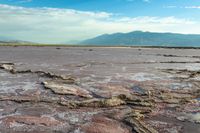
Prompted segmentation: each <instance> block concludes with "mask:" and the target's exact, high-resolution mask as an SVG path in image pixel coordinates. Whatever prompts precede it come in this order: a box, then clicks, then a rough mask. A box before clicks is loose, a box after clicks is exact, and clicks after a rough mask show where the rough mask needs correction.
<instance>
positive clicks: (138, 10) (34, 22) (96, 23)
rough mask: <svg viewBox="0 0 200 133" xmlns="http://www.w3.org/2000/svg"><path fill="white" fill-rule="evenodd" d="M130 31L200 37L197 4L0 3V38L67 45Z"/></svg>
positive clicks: (197, 0)
mask: <svg viewBox="0 0 200 133" xmlns="http://www.w3.org/2000/svg"><path fill="white" fill-rule="evenodd" d="M135 30H141V31H151V32H173V33H183V34H200V0H0V39H1V38H9V39H14V40H24V41H31V42H37V43H72V42H76V41H81V40H84V39H88V38H93V37H95V36H98V35H101V34H111V33H116V32H123V33H124V32H131V31H135Z"/></svg>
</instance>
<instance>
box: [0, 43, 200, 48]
mask: <svg viewBox="0 0 200 133" xmlns="http://www.w3.org/2000/svg"><path fill="white" fill-rule="evenodd" d="M5 46H6V47H81V48H84V47H85V48H162V49H200V46H199V47H191V46H184V47H182V46H119V45H116V46H109V45H101V46H100V45H67V44H13V43H8V44H0V47H5Z"/></svg>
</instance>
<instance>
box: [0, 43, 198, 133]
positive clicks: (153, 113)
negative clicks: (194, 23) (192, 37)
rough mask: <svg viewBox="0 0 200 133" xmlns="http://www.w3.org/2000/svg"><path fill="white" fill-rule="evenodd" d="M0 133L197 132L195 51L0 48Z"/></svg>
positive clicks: (196, 52)
mask: <svg viewBox="0 0 200 133" xmlns="http://www.w3.org/2000/svg"><path fill="white" fill-rule="evenodd" d="M0 68H1V70H0V131H1V132H12V133H14V132H37V133H40V132H41V133H49V132H52V133H54V132H55V133H57V132H63V133H66V132H69V133H79V132H80V133H82V132H83V133H94V132H95V133H116V132H117V133H131V132H138V133H150V132H153V133H154V132H162V133H172V132H173V133H174V132H181V133H182V132H183V133H188V132H190V133H197V132H200V125H199V123H200V119H199V115H200V114H199V112H200V101H199V98H200V88H199V87H200V83H199V81H200V72H199V71H200V49H173V48H130V47H125V48H122V47H118V48H108V47H62V46H58V47H55V46H54V47H48V46H45V47H36V46H18V47H13V46H1V47H0Z"/></svg>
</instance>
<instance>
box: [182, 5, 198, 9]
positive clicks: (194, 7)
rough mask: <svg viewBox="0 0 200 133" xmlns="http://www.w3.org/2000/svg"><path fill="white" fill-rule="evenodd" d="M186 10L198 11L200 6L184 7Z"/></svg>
mask: <svg viewBox="0 0 200 133" xmlns="http://www.w3.org/2000/svg"><path fill="white" fill-rule="evenodd" d="M184 8H186V9H200V6H185V7H184Z"/></svg>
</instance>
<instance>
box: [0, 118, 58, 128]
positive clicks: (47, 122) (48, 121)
mask: <svg viewBox="0 0 200 133" xmlns="http://www.w3.org/2000/svg"><path fill="white" fill-rule="evenodd" d="M1 122H2V123H3V124H4V125H5V126H6V127H8V128H9V127H11V126H12V124H15V123H23V124H27V125H43V126H48V127H50V126H57V125H60V124H62V122H60V121H58V120H56V119H54V118H50V117H36V116H26V115H23V116H22V115H15V116H8V117H5V118H2V119H1Z"/></svg>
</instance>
